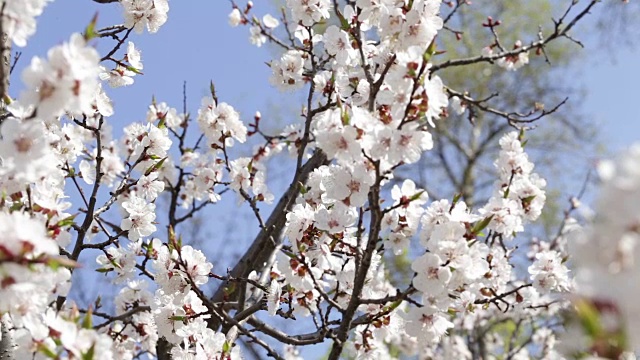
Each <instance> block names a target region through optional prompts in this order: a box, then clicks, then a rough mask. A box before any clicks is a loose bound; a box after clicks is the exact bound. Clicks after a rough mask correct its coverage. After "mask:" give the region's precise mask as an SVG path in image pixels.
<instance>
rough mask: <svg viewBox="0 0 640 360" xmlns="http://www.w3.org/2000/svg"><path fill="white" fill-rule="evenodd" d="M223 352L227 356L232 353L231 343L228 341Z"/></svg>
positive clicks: (223, 347) (223, 346)
mask: <svg viewBox="0 0 640 360" xmlns="http://www.w3.org/2000/svg"><path fill="white" fill-rule="evenodd" d="M222 352H223V353H225V354H229V352H231V343H229V342H228V341H225V342H224V344H223V345H222Z"/></svg>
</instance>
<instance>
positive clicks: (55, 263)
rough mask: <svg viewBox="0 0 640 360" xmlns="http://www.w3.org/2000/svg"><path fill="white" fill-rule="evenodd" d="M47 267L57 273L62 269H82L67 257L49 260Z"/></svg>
mask: <svg viewBox="0 0 640 360" xmlns="http://www.w3.org/2000/svg"><path fill="white" fill-rule="evenodd" d="M47 266H49V267H50V268H51V269H52V270H54V271H55V270H58V269H59V268H61V267H65V268H78V267H80V264H79V263H77V262H75V261H73V260H71V259H68V258H66V257H56V258H49V259H47Z"/></svg>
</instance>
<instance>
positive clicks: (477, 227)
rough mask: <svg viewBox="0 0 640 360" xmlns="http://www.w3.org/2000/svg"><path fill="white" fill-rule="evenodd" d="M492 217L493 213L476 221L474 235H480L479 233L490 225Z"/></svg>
mask: <svg viewBox="0 0 640 360" xmlns="http://www.w3.org/2000/svg"><path fill="white" fill-rule="evenodd" d="M491 219H493V215H491V216H489V217H486V218H484V219H482V220H480V221H478V222H476V223H475V225H474V226H473V228H472V229H471V233H472V234H474V235H478V233H480V232H481V231H482V230H484V228H486V227H487V226H489V223H491Z"/></svg>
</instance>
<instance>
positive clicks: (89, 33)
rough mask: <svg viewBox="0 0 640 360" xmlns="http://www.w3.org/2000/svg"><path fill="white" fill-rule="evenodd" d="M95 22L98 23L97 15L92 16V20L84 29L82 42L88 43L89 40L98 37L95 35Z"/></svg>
mask: <svg viewBox="0 0 640 360" xmlns="http://www.w3.org/2000/svg"><path fill="white" fill-rule="evenodd" d="M97 22H98V13H96V14H95V15H93V18H92V19H91V22H90V23H89V25H87V27H86V28H85V29H84V34H83V36H84V40H85V41H89V40H91V39H93V38H95V37H97V36H98V34H97V33H96V23H97Z"/></svg>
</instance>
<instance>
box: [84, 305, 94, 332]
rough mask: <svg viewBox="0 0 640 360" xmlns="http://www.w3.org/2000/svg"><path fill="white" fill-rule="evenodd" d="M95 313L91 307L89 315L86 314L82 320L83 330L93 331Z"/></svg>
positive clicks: (88, 311)
mask: <svg viewBox="0 0 640 360" xmlns="http://www.w3.org/2000/svg"><path fill="white" fill-rule="evenodd" d="M92 314H93V311H92V310H91V307H89V309H88V310H87V313H86V314H84V319H82V328H83V329H91V328H92V327H93V319H92V318H93V316H92Z"/></svg>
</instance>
